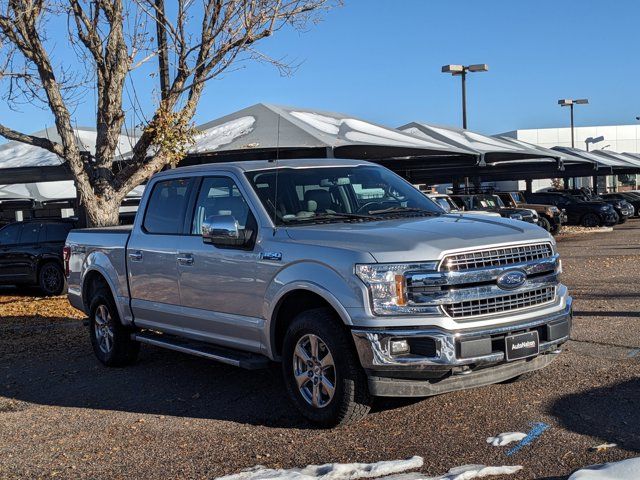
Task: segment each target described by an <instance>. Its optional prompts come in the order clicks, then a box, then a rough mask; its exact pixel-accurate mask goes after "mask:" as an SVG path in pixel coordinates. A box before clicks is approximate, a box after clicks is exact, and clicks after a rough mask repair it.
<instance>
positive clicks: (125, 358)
mask: <svg viewBox="0 0 640 480" xmlns="http://www.w3.org/2000/svg"><path fill="white" fill-rule="evenodd" d="M133 331H134V330H133V329H132V328H129V327H125V326H124V325H122V323H121V322H120V316H119V315H118V310H117V309H116V305H115V302H114V301H113V297H112V296H111V293H110V292H109V291H108V290H106V289H105V288H99V289H98V290H96V292H95V294H94V295H93V298H92V299H91V306H90V308H89V337H90V338H91V346H92V347H93V353H94V354H95V356H96V357H97V358H98V360H100V362H102V363H103V364H104V365H106V366H107V367H124V366H126V365H130V364H132V363H134V362H135V361H136V359H137V358H138V352H139V351H140V344H139V343H138V342H136V341H134V340H132V339H131V333H133Z"/></svg>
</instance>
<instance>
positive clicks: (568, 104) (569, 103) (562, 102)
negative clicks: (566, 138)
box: [558, 98, 589, 148]
mask: <svg viewBox="0 0 640 480" xmlns="http://www.w3.org/2000/svg"><path fill="white" fill-rule="evenodd" d="M587 103H589V100H587V99H586V98H578V99H576V100H572V99H570V98H562V99H560V100H558V105H560V106H561V107H569V108H570V109H571V148H574V147H575V140H574V135H573V106H574V105H585V104H587Z"/></svg>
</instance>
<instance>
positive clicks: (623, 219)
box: [618, 215, 628, 225]
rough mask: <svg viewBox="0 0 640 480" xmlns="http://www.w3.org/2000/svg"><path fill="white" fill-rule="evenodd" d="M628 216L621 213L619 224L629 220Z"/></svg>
mask: <svg viewBox="0 0 640 480" xmlns="http://www.w3.org/2000/svg"><path fill="white" fill-rule="evenodd" d="M627 218H628V217H623V216H622V215H620V218H619V219H618V225H622V224H623V223H625V222H626V221H627Z"/></svg>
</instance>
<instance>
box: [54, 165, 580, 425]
mask: <svg viewBox="0 0 640 480" xmlns="http://www.w3.org/2000/svg"><path fill="white" fill-rule="evenodd" d="M65 268H66V273H67V277H68V286H69V287H68V288H69V300H70V301H71V303H72V305H74V306H75V307H77V308H79V309H81V310H83V311H84V312H86V314H87V315H88V317H89V332H90V339H91V343H92V345H93V350H94V352H95V354H96V356H97V358H98V359H99V360H100V361H101V362H102V363H104V364H105V365H107V366H124V365H127V364H130V363H133V362H134V361H135V359H136V356H137V354H138V350H139V346H140V344H141V343H145V344H151V345H155V346H158V347H164V348H168V349H173V350H177V351H180V352H185V353H190V354H195V355H199V356H202V357H206V358H210V359H214V360H218V361H221V362H225V363H228V364H232V365H237V366H240V367H246V368H260V367H265V366H268V365H269V364H270V363H271V362H274V361H275V362H280V363H281V368H282V372H283V375H284V381H285V385H286V388H287V391H288V394H289V396H290V398H291V400H292V402H293V404H294V405H295V406H296V407H297V408H298V409H299V410H300V412H302V414H303V415H304V416H305V417H307V418H308V419H310V420H311V421H313V422H316V423H318V424H322V425H325V426H333V425H338V424H345V423H348V422H351V421H355V420H357V419H359V418H361V417H363V416H364V415H365V414H366V413H367V412H368V411H369V408H370V405H371V401H372V397H375V396H399V397H422V396H429V395H435V394H441V393H445V392H450V391H453V390H460V389H465V388H470V387H478V386H483V385H487V384H492V383H497V382H503V381H506V380H510V379H514V378H517V377H519V376H520V375H522V374H524V373H527V372H530V371H533V370H536V369H539V368H542V367H544V366H546V365H547V364H548V363H550V362H551V361H552V360H553V359H554V358H555V357H556V356H557V355H558V354H559V352H560V350H559V347H560V345H561V344H563V343H564V342H566V341H567V340H568V338H569V334H570V328H571V316H572V309H571V297H570V296H569V295H568V293H567V288H566V287H565V286H564V285H562V284H561V283H560V281H559V275H560V273H561V270H562V268H561V262H560V259H559V256H558V253H557V251H556V248H555V242H554V240H553V238H552V237H551V236H550V235H549V234H548V233H547V232H546V231H544V230H543V229H542V228H540V227H538V226H537V225H533V224H528V223H525V222H521V221H515V220H510V219H504V218H490V217H480V216H462V215H457V214H446V213H445V212H444V211H443V210H441V209H440V208H439V207H438V206H437V205H435V204H434V203H433V202H432V201H431V200H429V199H428V198H426V197H425V196H424V195H423V194H422V193H421V192H420V191H418V190H417V189H415V188H414V187H413V186H412V185H411V184H409V183H408V182H406V181H405V180H403V179H402V178H401V177H399V176H397V175H395V174H394V173H392V172H391V171H389V170H387V169H385V168H383V167H381V166H378V165H374V164H371V163H368V162H364V161H354V160H338V159H330V160H327V159H322V160H304V159H300V160H281V161H278V162H269V161H266V160H265V161H245V162H238V163H226V164H209V165H202V166H194V167H185V168H177V169H173V170H170V171H166V172H162V173H160V174H157V175H155V176H154V177H153V178H152V179H151V180H150V181H149V183H148V185H147V188H146V189H145V192H144V197H143V198H142V201H141V203H140V208H139V210H138V213H137V215H136V218H135V221H134V224H133V225H132V226H131V227H116V228H94V229H84V230H73V231H72V232H71V233H70V234H69V237H68V239H67V243H66V246H65Z"/></svg>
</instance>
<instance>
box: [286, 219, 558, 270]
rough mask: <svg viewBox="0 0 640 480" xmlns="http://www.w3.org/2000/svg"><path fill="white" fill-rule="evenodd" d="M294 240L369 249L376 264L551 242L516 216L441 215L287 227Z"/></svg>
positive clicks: (548, 236)
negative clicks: (535, 242)
mask: <svg viewBox="0 0 640 480" xmlns="http://www.w3.org/2000/svg"><path fill="white" fill-rule="evenodd" d="M287 234H288V235H289V237H290V238H291V239H292V240H293V241H295V242H296V243H301V244H308V245H309V246H310V247H311V246H314V245H315V246H322V247H333V248H340V249H344V250H352V251H359V252H367V253H370V254H371V255H372V256H373V257H374V258H375V259H376V261H378V262H381V263H387V262H416V261H427V260H438V259H439V258H440V257H441V256H442V253H443V252H445V251H452V250H461V249H472V248H479V247H490V246H494V245H502V244H507V243H516V242H527V241H551V242H553V240H552V237H551V236H550V235H549V234H548V233H547V232H545V231H544V230H543V229H542V228H540V227H538V226H536V225H533V224H530V223H526V222H521V221H518V220H508V219H504V218H498V217H487V216H484V217H480V216H471V215H464V216H463V215H454V214H451V215H441V216H439V217H427V218H405V219H395V220H381V221H377V222H364V223H332V224H323V225H309V226H299V227H292V228H288V229H287Z"/></svg>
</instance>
